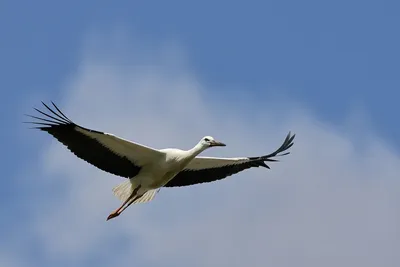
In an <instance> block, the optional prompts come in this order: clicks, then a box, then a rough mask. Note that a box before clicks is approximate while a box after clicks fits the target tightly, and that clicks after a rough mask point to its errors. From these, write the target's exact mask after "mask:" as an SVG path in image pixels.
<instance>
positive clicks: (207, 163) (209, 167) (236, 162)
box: [164, 132, 295, 187]
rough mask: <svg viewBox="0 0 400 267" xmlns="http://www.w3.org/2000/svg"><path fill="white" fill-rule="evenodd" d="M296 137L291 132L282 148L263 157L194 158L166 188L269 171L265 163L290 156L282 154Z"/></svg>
mask: <svg viewBox="0 0 400 267" xmlns="http://www.w3.org/2000/svg"><path fill="white" fill-rule="evenodd" d="M294 137H295V135H291V133H290V132H289V134H288V135H287V136H286V139H285V141H284V142H283V144H282V145H281V147H279V148H278V149H277V150H276V151H275V152H273V153H271V154H269V155H265V156H261V157H248V158H231V159H230V158H225V159H224V158H206V157H197V158H194V159H193V160H192V162H191V163H190V164H189V165H188V166H187V167H186V168H185V169H184V170H183V171H181V172H180V173H178V174H177V175H176V176H175V177H174V178H173V179H172V180H171V181H169V182H168V183H167V184H166V185H164V187H176V186H187V185H194V184H200V183H208V182H213V181H217V180H221V179H224V178H226V177H228V176H230V175H233V174H235V173H238V172H241V171H244V170H246V169H249V168H252V167H265V168H268V169H269V166H268V165H267V164H266V163H265V162H274V161H277V160H276V159H273V157H277V156H284V155H287V154H289V153H290V152H286V153H283V154H281V153H282V152H284V151H286V150H288V149H289V148H290V147H291V146H292V145H293V139H294Z"/></svg>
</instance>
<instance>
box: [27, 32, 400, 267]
mask: <svg viewBox="0 0 400 267" xmlns="http://www.w3.org/2000/svg"><path fill="white" fill-rule="evenodd" d="M106 39H107V38H104V39H103V41H104V40H106ZM125 41H126V42H129V41H127V40H125ZM93 43H96V42H93ZM114 44H115V42H114ZM121 47H124V49H122V51H121V49H120V48H121ZM126 47H127V46H126V45H123V46H118V49H119V50H115V49H114V48H115V47H113V45H110V46H107V44H106V45H104V47H101V48H100V49H91V48H92V47H90V50H91V51H102V52H104V51H107V53H106V54H107V56H106V57H102V54H101V53H97V54H96V53H93V52H91V53H90V56H89V57H85V58H84V60H83V61H82V65H81V67H80V68H79V72H78V73H77V74H76V75H75V76H74V77H71V80H70V82H69V83H68V84H67V85H66V86H65V88H64V89H63V98H62V100H61V101H59V102H58V104H59V106H60V107H61V108H62V109H63V110H65V113H66V114H67V115H68V116H69V117H70V118H71V119H73V120H75V121H77V122H78V123H80V124H82V125H84V126H86V127H89V128H94V129H99V130H103V131H106V132H112V133H114V134H116V135H119V136H122V137H125V138H128V139H131V140H135V141H137V142H139V143H144V144H147V145H151V146H153V147H157V148H163V147H169V146H171V147H180V148H189V147H191V146H192V145H194V144H195V143H196V142H197V141H198V140H199V139H200V138H201V137H202V136H204V135H212V136H214V137H216V138H218V139H220V140H222V141H224V142H226V143H227V144H228V146H227V147H225V148H218V149H217V148H215V149H212V150H209V151H207V152H206V154H208V155H218V156H253V155H258V154H264V153H269V152H270V151H271V150H272V149H275V148H276V147H277V146H279V145H280V142H281V141H282V140H283V138H284V137H285V135H286V133H287V131H288V130H292V131H294V132H296V134H297V137H296V139H295V145H294V146H293V148H292V150H291V151H292V154H291V155H289V156H285V157H283V158H281V161H282V162H280V163H274V164H271V170H266V169H252V170H249V171H246V172H243V173H241V174H239V175H236V176H233V177H231V178H229V179H227V180H224V181H220V182H216V183H213V184H205V185H199V186H194V187H187V188H179V189H163V190H161V192H160V194H159V195H157V197H156V198H155V200H154V201H153V202H151V203H148V204H143V205H137V206H134V205H133V206H131V207H130V208H129V209H128V210H127V211H126V212H125V213H124V214H123V215H122V216H120V217H119V218H117V219H116V220H112V221H109V222H106V221H105V218H106V217H107V215H108V214H109V212H110V211H112V210H113V209H114V208H115V207H117V206H118V204H119V202H118V200H117V199H116V198H115V197H114V196H113V195H112V192H111V188H112V187H113V186H114V185H116V184H117V183H119V182H122V181H123V179H122V178H118V177H114V176H112V175H109V174H106V173H103V172H101V171H99V170H97V169H95V168H94V167H91V166H90V165H88V164H87V163H85V162H83V161H81V160H79V159H77V158H75V156H74V155H72V154H71V153H70V152H69V151H68V150H66V149H65V148H64V147H62V146H61V145H60V144H58V143H57V142H56V141H52V142H50V141H49V140H50V136H49V137H48V139H47V140H48V143H49V144H50V143H51V145H50V147H49V148H48V149H46V151H45V154H44V156H43V161H42V163H41V164H43V169H44V171H45V173H46V177H47V180H46V182H49V183H52V182H53V181H54V180H55V179H57V181H58V182H60V183H62V185H63V187H61V186H60V187H57V188H54V191H55V192H57V193H54V194H50V192H49V191H46V192H45V193H44V194H49V196H48V203H50V204H47V206H46V212H45V214H42V212H41V211H40V209H41V207H40V206H39V205H34V204H32V205H33V206H34V208H35V209H36V210H38V213H41V215H40V218H38V219H37V220H36V222H35V225H34V227H35V229H36V230H37V234H38V237H39V239H40V240H41V241H42V245H43V248H42V249H43V251H44V253H45V254H46V255H47V256H46V257H47V258H48V259H49V261H60V262H62V261H68V262H74V263H75V264H76V265H79V263H82V262H85V261H87V260H90V259H97V260H100V261H101V263H102V264H103V265H109V264H113V265H116V264H120V265H121V266H122V265H132V264H139V263H142V264H144V265H145V266H146V264H147V265H148V266H244V265H248V266H269V265H271V266H279V267H281V266H294V265H296V266H327V267H328V266H363V267H365V266H386V267H389V266H398V264H400V256H399V254H398V252H399V251H400V228H399V226H398V225H399V223H400V214H399V209H398V203H399V201H400V194H399V186H400V182H399V179H398V174H399V173H400V164H399V163H400V159H399V156H398V155H397V154H395V153H394V152H393V151H390V150H389V149H388V148H387V144H384V143H382V142H380V141H379V140H378V139H376V138H374V139H371V138H370V136H368V139H365V138H363V136H358V137H357V138H358V139H357V140H355V139H354V136H352V131H351V130H346V129H343V128H341V129H340V131H339V130H338V128H336V127H335V126H332V125H328V124H326V123H324V122H321V121H318V120H316V119H315V117H314V116H313V115H312V113H310V112H305V111H304V110H302V109H299V105H297V106H295V107H294V108H290V107H288V106H287V105H285V103H281V104H282V105H281V108H280V109H279V110H276V109H274V108H268V107H269V106H273V105H270V104H272V101H273V100H266V101H265V102H263V101H262V100H258V101H257V102H254V103H251V104H249V103H246V104H245V105H246V107H247V108H246V109H240V108H238V106H240V103H241V102H240V101H239V100H237V101H236V102H224V101H223V99H222V98H219V99H218V100H220V101H215V100H213V91H212V90H213V89H215V90H217V89H216V88H213V89H211V88H205V87H204V85H201V83H199V82H198V81H197V80H196V77H195V76H194V75H193V73H191V71H187V65H186V64H185V62H184V61H183V60H182V58H184V56H182V55H180V56H178V58H179V60H178V62H176V61H174V60H173V58H174V57H172V56H170V55H171V52H170V51H171V49H159V50H157V51H158V52H157V53H158V54H157V56H152V55H151V53H149V51H148V50H146V56H143V55H142V54H141V52H142V51H141V50H140V49H138V50H135V49H132V50H129V49H126ZM95 48H96V47H95ZM97 48H98V47H97ZM88 49H89V48H88ZM159 51H161V52H159ZM172 51H173V55H179V53H177V52H176V51H177V50H176V49H175V50H172ZM150 52H151V51H150ZM113 55H115V56H113ZM136 55H140V64H135V60H134V58H135V56H136ZM124 57H125V58H124ZM146 58H148V60H147V61H146ZM157 58H158V59H159V60H157ZM120 62H124V64H122V66H120V65H119V63H120ZM128 63H129V64H128ZM145 63H146V64H145ZM232 93H233V92H232ZM237 94H238V96H239V95H240V94H243V92H241V93H237ZM230 99H232V97H231V98H230ZM291 101H294V100H293V99H291ZM275 105H276V104H275ZM275 116H279V120H277V119H276V118H274V117H275ZM357 131H358V130H357ZM354 141H357V142H361V143H363V145H364V147H365V148H364V149H358V147H355V146H354V145H353V142H354ZM52 180H53V181H52ZM53 201H54V202H53Z"/></svg>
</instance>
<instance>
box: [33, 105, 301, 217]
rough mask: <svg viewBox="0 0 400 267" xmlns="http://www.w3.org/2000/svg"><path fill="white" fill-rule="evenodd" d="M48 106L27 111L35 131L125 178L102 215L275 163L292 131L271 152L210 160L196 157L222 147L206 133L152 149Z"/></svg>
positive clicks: (117, 212) (118, 213)
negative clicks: (185, 145) (116, 203)
mask: <svg viewBox="0 0 400 267" xmlns="http://www.w3.org/2000/svg"><path fill="white" fill-rule="evenodd" d="M51 103H52V105H53V107H54V108H50V107H49V105H46V104H45V103H43V102H42V104H43V105H44V107H45V108H46V109H47V111H48V112H47V113H45V112H43V111H41V110H39V109H37V108H34V109H35V110H36V111H37V112H39V113H40V114H41V115H43V116H44V117H37V116H32V115H27V116H29V117H30V118H33V119H35V120H37V121H29V122H27V123H33V124H35V127H33V128H35V129H39V130H42V131H45V132H47V133H49V134H50V135H52V136H53V137H55V138H56V139H57V140H58V141H59V142H61V143H62V144H64V145H65V146H66V147H67V148H68V149H69V150H70V151H71V152H72V153H73V154H75V155H76V156H77V157H79V158H80V159H83V160H84V161H86V162H88V163H90V164H92V165H94V166H95V167H97V168H99V169H101V170H103V171H105V172H108V173H111V174H114V175H117V176H121V177H125V178H128V179H127V180H126V181H124V182H122V183H120V184H118V185H117V186H115V187H114V188H113V189H112V191H113V193H114V195H115V196H116V197H117V198H119V199H120V200H121V202H122V204H121V206H120V207H118V208H117V209H116V210H114V211H113V212H112V213H110V215H109V216H108V217H107V220H109V219H112V218H115V217H117V216H119V215H120V214H121V213H122V212H123V211H124V210H125V209H126V208H128V207H129V206H130V205H131V204H133V203H144V202H148V201H151V200H152V199H153V198H154V196H155V195H156V194H157V192H159V190H160V189H161V188H162V187H179V186H189V185H195V184H200V183H208V182H213V181H217V180H221V179H224V178H226V177H228V176H231V175H233V174H235V173H238V172H241V171H244V170H246V169H249V168H252V167H265V168H268V169H269V166H268V165H267V164H266V162H275V161H278V160H277V159H275V157H277V156H283V155H287V154H289V153H290V152H285V151H287V150H288V149H289V148H290V147H291V146H292V145H293V139H294V137H295V135H292V134H291V133H290V132H289V134H288V135H287V136H286V138H285V140H284V142H283V144H282V145H281V146H280V147H279V148H278V149H277V150H276V151H274V152H273V153H271V154H268V155H264V156H258V157H240V158H216V157H200V156H198V155H199V154H200V153H201V152H203V151H204V150H206V149H208V148H210V147H223V146H225V144H224V143H222V142H219V141H216V140H215V139H214V138H213V137H211V136H205V137H203V138H202V139H201V140H200V141H199V142H198V143H197V144H196V145H195V146H194V147H193V148H191V149H189V150H181V149H176V148H166V149H154V148H151V147H148V146H145V145H142V144H138V143H135V142H132V141H128V140H125V139H123V138H120V137H117V136H115V135H113V134H109V133H105V132H100V131H96V130H92V129H88V128H84V127H82V126H80V125H78V124H76V123H74V122H73V121H71V120H70V119H69V118H68V117H67V116H66V115H64V113H63V112H61V110H60V109H59V108H58V107H57V106H56V105H55V104H54V103H53V102H51Z"/></svg>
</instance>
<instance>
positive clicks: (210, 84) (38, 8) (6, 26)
mask: <svg viewBox="0 0 400 267" xmlns="http://www.w3.org/2000/svg"><path fill="white" fill-rule="evenodd" d="M399 8H400V4H399V2H398V1H334V2H329V3H327V2H322V1H246V2H245V1H242V2H239V1H236V2H235V1H234V2H232V1H201V2H197V3H196V4H194V3H189V1H119V2H118V3H116V2H114V3H111V2H110V1H85V2H82V1H68V2H63V3H61V2H55V1H31V2H28V1H7V0H5V1H2V3H1V4H0V30H1V33H2V38H1V42H0V58H1V62H0V71H1V73H2V74H3V75H2V76H1V77H2V78H1V79H0V85H1V88H2V91H3V92H4V94H3V95H4V96H5V97H4V101H3V105H2V107H1V109H2V112H1V113H2V114H3V115H2V116H1V117H2V120H3V125H8V126H9V127H7V128H5V129H3V131H2V136H3V137H6V139H3V140H7V141H4V142H2V144H1V145H2V148H3V151H7V152H9V153H7V154H5V153H3V155H2V162H3V173H4V174H3V175H2V176H3V177H5V179H4V181H3V183H5V185H6V186H2V187H1V189H0V193H1V196H2V197H0V200H1V201H0V202H1V204H0V207H1V209H2V210H4V211H5V212H3V214H9V216H7V215H2V217H3V218H4V219H2V222H0V226H1V229H0V233H1V235H5V236H7V237H10V240H11V239H12V240H23V239H21V237H20V235H22V233H23V231H22V233H18V232H17V230H16V229H15V227H16V225H20V226H21V227H23V229H27V230H24V231H27V233H28V232H29V227H28V226H29V220H30V219H32V218H34V216H35V212H38V211H37V210H36V211H32V210H30V208H29V207H27V206H26V205H25V203H26V200H24V196H31V197H30V198H31V199H32V198H34V199H37V200H38V201H39V202H38V203H42V202H40V201H44V202H43V203H46V202H48V201H49V199H48V196H44V195H41V194H40V191H39V190H38V189H37V188H38V187H40V186H37V187H35V186H34V185H33V182H32V180H33V179H35V178H36V177H35V175H34V177H31V179H27V180H26V178H21V177H24V176H25V177H26V176H30V175H31V173H35V174H36V173H40V172H41V170H40V169H41V165H40V164H38V163H37V162H36V161H33V160H32V158H36V157H38V155H39V157H40V154H39V153H41V152H40V151H42V150H41V148H42V146H44V145H45V144H48V143H49V142H50V137H48V136H44V135H43V134H39V133H36V132H29V131H28V130H26V127H25V125H21V123H20V122H21V121H22V120H24V118H23V114H24V113H28V112H31V107H32V106H33V105H35V106H38V104H39V103H40V102H39V101H40V100H44V101H49V100H54V101H56V102H62V103H63V102H65V103H71V106H73V104H72V103H73V101H72V100H68V99H77V98H76V96H75V95H74V94H72V93H71V95H73V96H70V98H68V97H67V96H66V94H67V95H68V92H66V89H65V88H68V86H69V85H67V84H68V83H69V82H70V80H77V78H74V77H76V76H79V75H78V74H79V73H80V71H81V69H80V66H81V65H82V62H85V60H87V58H88V56H87V55H88V54H91V53H93V54H94V56H93V57H96V55H99V54H102V52H104V54H107V53H110V54H113V53H116V52H115V51H111V49H110V47H113V48H114V50H115V47H117V48H118V47H121V48H122V49H121V50H123V51H129V50H130V46H132V47H133V48H132V49H133V50H134V52H132V55H129V56H127V57H126V58H125V55H124V54H123V53H120V52H119V54H118V53H117V54H118V56H117V57H118V60H117V62H118V64H119V65H120V66H122V67H129V66H134V65H140V63H141V62H142V61H140V60H141V59H139V58H140V57H141V52H142V50H143V53H144V54H150V56H147V57H145V58H146V59H145V61H146V62H147V63H148V62H150V63H151V64H152V60H154V62H158V58H157V55H158V53H161V54H162V52H159V51H160V50H162V49H163V48H162V47H163V46H164V45H165V44H166V43H167V44H169V43H170V44H172V45H171V46H172V47H176V49H178V50H179V53H181V54H182V58H184V61H185V62H186V63H183V65H184V66H185V71H184V73H185V74H186V72H189V73H191V74H193V73H194V76H195V77H196V80H198V81H200V83H201V85H202V86H201V88H202V90H201V94H203V95H206V96H207V97H206V99H207V98H208V97H210V96H211V99H212V100H210V103H211V102H212V103H213V104H212V105H213V106H216V103H218V102H219V101H220V102H225V104H224V105H225V106H226V105H229V104H227V102H228V101H227V99H231V98H232V97H231V96H225V95H228V94H229V95H232V94H233V95H235V94H248V96H247V97H246V98H243V101H244V103H241V102H240V101H236V102H235V101H233V102H235V103H236V108H244V107H246V108H250V110H247V111H246V112H245V113H244V114H247V115H249V116H250V115H251V113H252V110H251V108H252V107H254V111H256V110H257V112H259V108H256V107H260V106H264V105H269V104H270V105H271V106H273V107H274V108H273V109H271V108H270V107H268V106H266V107H265V109H266V110H269V111H271V112H274V113H275V112H276V113H280V112H284V110H285V109H290V108H289V107H288V106H289V105H291V103H292V102H295V103H297V104H298V105H299V106H302V107H303V108H304V109H306V110H309V111H310V112H311V113H312V114H313V116H314V117H315V119H316V120H318V121H320V122H323V123H326V124H329V125H331V126H332V127H336V128H335V129H337V130H338V131H339V129H341V127H343V125H346V127H349V125H347V124H346V122H348V121H350V124H354V125H356V126H358V123H360V127H361V128H362V127H365V129H367V130H371V131H373V133H374V135H375V136H376V138H379V139H380V140H383V143H385V144H388V145H387V146H388V147H390V146H393V147H392V148H390V149H392V152H393V153H395V154H396V155H398V151H399V149H400V139H399V138H398V136H400V126H399V124H398V123H397V120H398V119H397V117H398V110H399V108H398V105H397V103H398V99H399V97H400V93H399V90H398V88H400V76H399V73H400V65H399V62H400V50H399V47H400V36H399V35H398V34H397V32H398V25H400V18H399V16H398V12H399ZM115 32H117V33H119V34H120V35H118V36H119V37H121V35H122V36H127V37H126V40H127V41H126V42H124V41H123V39H124V38H122V41H121V38H119V39H118V40H117V41H115V43H113V41H112V40H111V41H110V40H109V37H110V36H111V37H110V38H111V39H112V36H113V33H115ZM121 33H122V34H121ZM99 35H100V36H103V35H104V36H106V37H103V39H102V38H99V37H98V36H99ZM91 36H97V37H94V38H92V37H91ZM107 36H108V37H107ZM132 39H134V41H132ZM96 42H100V43H96ZM102 42H105V43H106V44H105V45H103V44H102ZM136 44H139V45H138V46H135V45H136ZM167 46H168V45H167ZM137 47H140V48H137ZM160 47H161V48H160ZM96 49H97V50H96ZM108 49H109V50H108ZM140 49H142V50H140ZM93 51H94V52H93ZM96 51H97V52H96ZM135 53H136V54H135ZM99 57H100V58H101V57H105V56H104V55H100V56H99ZM149 58H150V59H149ZM103 59H104V58H103ZM135 59H138V60H137V61H135ZM89 61H90V60H89ZM113 63H114V62H113ZM90 64H92V65H93V63H89V65H90ZM118 64H117V65H118ZM117 77H119V76H118V75H117ZM71 91H72V90H71ZM77 95H79V94H78V93H77ZM286 98H287V99H288V101H289V102H285V99H286ZM68 101H72V102H68ZM86 101H90V99H89V98H88V99H86ZM93 101H94V100H93ZM274 101H277V102H274ZM241 104H242V105H243V106H241ZM66 105H67V104H66ZM93 105H95V104H93ZM232 105H233V104H232ZM230 107H231V109H232V110H234V109H235V107H232V106H230ZM70 110H73V109H72V108H70ZM219 112H220V113H221V114H222V112H223V111H221V110H219ZM352 114H356V115H355V119H354V118H353V119H352V117H351V116H352ZM259 116H260V115H259ZM268 116H269V117H271V116H274V114H269V115H268ZM276 116H280V115H276ZM86 119H87V120H90V119H89V118H86ZM365 124H366V125H365ZM110 128H111V127H110ZM117 128H118V127H117ZM113 129H114V128H111V129H110V130H109V131H113ZM119 129H121V131H127V132H126V133H129V135H130V136H131V133H130V132H129V131H128V130H124V128H119ZM210 129H211V128H210ZM362 129H364V128H362ZM366 134H367V133H366ZM200 135H203V133H200ZM196 136H197V135H196ZM132 138H133V137H132ZM196 138H197V137H196ZM186 144H191V143H190V142H188V143H186ZM176 145H177V146H179V145H181V144H180V143H179V142H177V141H176ZM248 152H250V150H249V151H248ZM17 159H18V160H17ZM7 177H15V179H14V180H13V181H11V182H8V180H7ZM22 181H24V182H25V183H26V182H28V181H29V184H28V185H29V186H32V187H29V186H24V187H23V188H21V187H20V184H19V183H21V182H22ZM47 182H48V181H47V180H45V181H42V182H41V183H44V184H46V185H47V186H49V183H47ZM30 183H32V184H30ZM53 183H54V181H52V182H51V183H50V184H51V185H52V186H56V185H57V184H56V183H55V184H53ZM40 185H41V184H40ZM30 194H32V195H30ZM53 197H54V196H53ZM38 205H39V204H38ZM35 207H37V206H35ZM32 220H33V219H32ZM15 221H17V222H15ZM32 235H34V234H32ZM3 242H4V241H3ZM3 242H1V241H0V244H1V245H4V244H5V243H3ZM15 242H17V241H15ZM30 242H33V243H34V242H37V241H36V239H35V238H33V239H32V240H31V241H30ZM0 247H1V246H0ZM29 248H31V247H29V246H28V248H25V250H24V251H28V252H27V253H26V255H25V254H24V256H25V257H28V255H30V254H32V253H33V254H35V253H34V252H32V251H30V252H29ZM38 251H41V250H40V249H38ZM43 253H44V252H43ZM39 254H40V253H38V255H39ZM93 258H96V257H95V256H93ZM90 259H91V258H89V259H85V260H90ZM42 261H43V262H47V261H46V260H44V259H42ZM50 262H51V261H50Z"/></svg>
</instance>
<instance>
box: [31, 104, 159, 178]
mask: <svg viewBox="0 0 400 267" xmlns="http://www.w3.org/2000/svg"><path fill="white" fill-rule="evenodd" d="M51 103H52V104H53V106H54V108H55V110H53V109H51V108H50V107H49V106H48V105H46V104H45V103H43V102H42V104H43V105H44V106H45V107H46V108H47V110H48V111H50V112H51V113H45V112H43V111H40V110H39V109H36V108H35V110H36V111H37V112H39V113H40V114H41V115H43V116H45V117H42V118H41V117H36V116H32V115H27V116H29V117H31V118H33V119H36V120H38V121H30V122H27V123H33V124H36V125H37V127H34V128H35V129H39V130H42V131H45V132H48V133H49V134H51V135H52V136H53V137H55V138H56V139H57V140H58V141H59V142H61V143H62V144H64V145H65V146H66V147H67V148H68V149H69V150H70V151H71V152H72V153H74V154H75V155H76V156H77V157H79V158H80V159H83V160H84V161H86V162H88V163H90V164H92V165H94V166H96V167H97V168H99V169H101V170H103V171H106V172H109V173H112V174H114V175H118V176H122V177H126V178H131V177H134V176H136V175H137V174H138V173H139V171H140V170H141V168H142V166H143V165H144V164H146V163H148V162H151V161H153V160H158V159H159V158H160V157H162V156H163V153H162V152H160V151H158V150H156V149H153V148H150V147H146V146H143V145H140V144H137V143H134V142H130V141H128V140H125V139H122V138H120V137H117V136H114V135H112V134H108V133H104V132H99V131H95V130H91V129H87V128H84V127H82V126H80V125H77V124H75V123H74V122H73V121H71V120H70V119H69V118H68V117H67V116H65V115H64V114H63V113H62V112H61V110H60V109H59V108H58V107H57V106H56V105H55V104H54V103H53V102H51Z"/></svg>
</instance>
